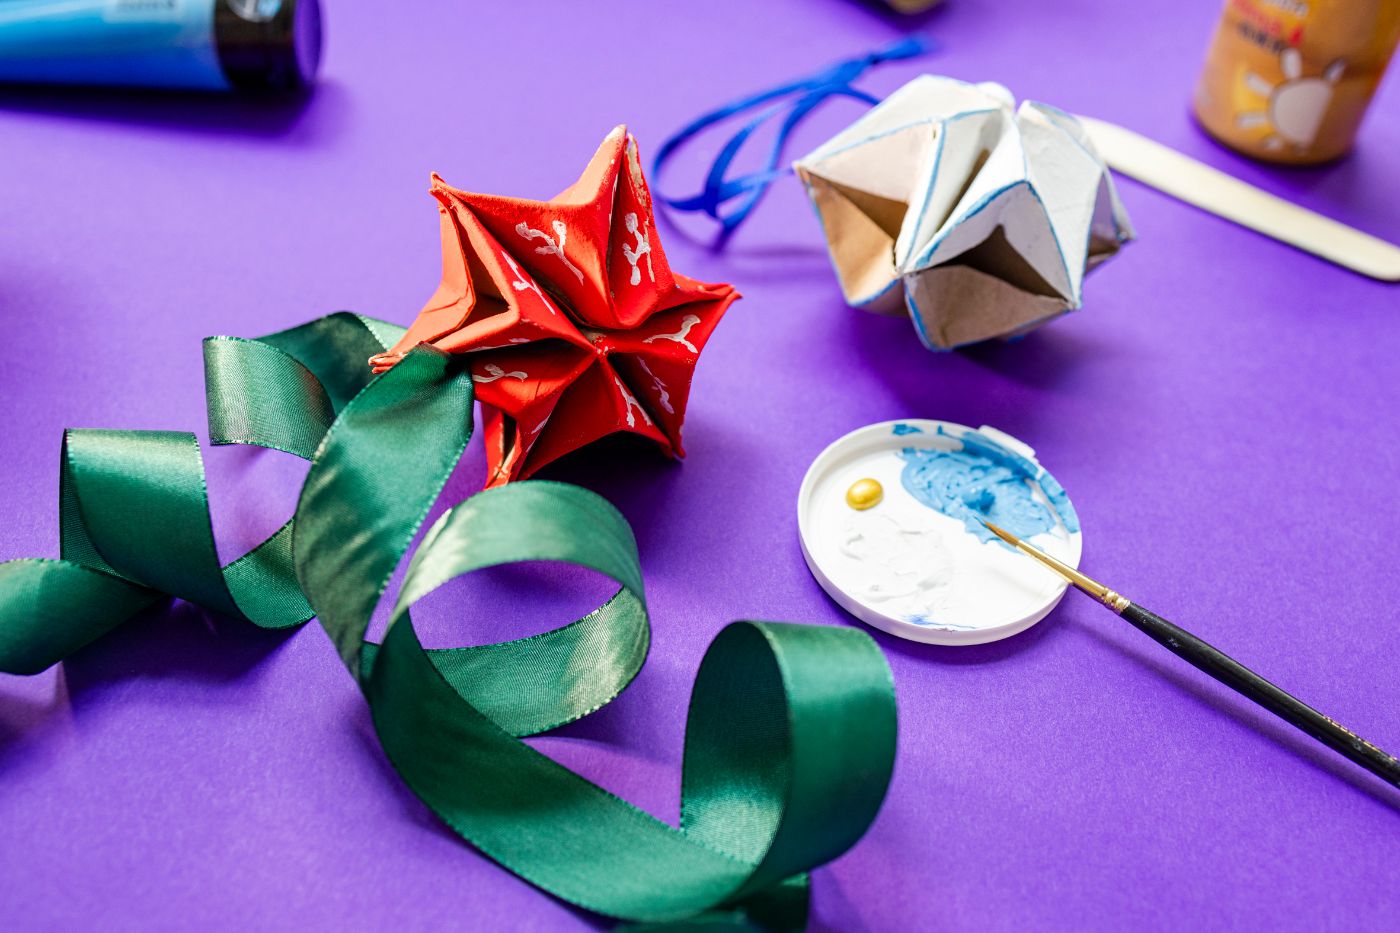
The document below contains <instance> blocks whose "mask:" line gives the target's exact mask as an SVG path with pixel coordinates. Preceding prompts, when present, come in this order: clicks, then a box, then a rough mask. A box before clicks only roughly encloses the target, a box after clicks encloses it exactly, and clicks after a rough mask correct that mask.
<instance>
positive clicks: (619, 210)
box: [370, 126, 739, 486]
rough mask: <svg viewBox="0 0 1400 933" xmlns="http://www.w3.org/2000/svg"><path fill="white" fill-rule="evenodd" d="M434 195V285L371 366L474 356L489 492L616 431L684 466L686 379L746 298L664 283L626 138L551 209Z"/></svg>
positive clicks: (677, 279)
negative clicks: (419, 356) (432, 351)
mask: <svg viewBox="0 0 1400 933" xmlns="http://www.w3.org/2000/svg"><path fill="white" fill-rule="evenodd" d="M431 181H432V184H431V189H430V190H431V193H432V196H433V197H434V198H435V199H436V200H437V202H438V219H439V224H440V226H441V233H442V281H441V283H440V284H439V285H438V288H437V291H436V292H435V293H434V294H433V296H432V297H431V298H430V299H429V300H428V302H427V304H426V305H425V306H424V307H423V310H422V311H420V312H419V314H418V318H417V320H415V321H414V322H413V324H412V326H411V327H409V329H408V332H407V333H405V334H404V336H403V338H402V339H401V340H400V341H399V342H398V343H397V344H396V345H395V346H393V347H392V348H391V349H390V350H389V352H387V353H385V354H381V355H380V356H377V357H375V358H374V359H373V360H371V361H370V366H371V367H372V368H373V369H374V370H375V371H376V372H383V371H384V370H387V369H389V368H390V367H392V366H393V365H394V364H395V363H397V362H398V361H399V359H401V358H402V356H403V354H404V353H406V352H407V351H408V350H409V349H411V348H413V347H414V346H417V345H418V344H420V343H430V344H432V345H433V346H435V347H437V348H439V349H441V350H446V351H447V352H449V353H465V354H470V355H471V364H470V365H471V367H472V375H473V378H474V381H475V384H476V397H477V399H478V400H479V401H480V402H481V405H482V422H481V424H482V430H483V434H484V435H485V438H486V451H487V471H488V475H487V483H486V484H487V485H488V486H497V485H501V484H503V483H507V482H510V481H512V480H517V479H524V478H525V477H527V476H529V475H531V474H532V473H534V472H535V471H536V470H538V469H540V468H541V467H543V466H544V465H545V464H547V463H549V462H550V461H552V460H555V459H557V458H558V457H561V456H563V455H564V454H567V453H569V452H570V451H573V450H576V449H578V448H579V447H582V446H584V445H585V444H588V443H591V442H592V441H595V440H597V439H599V438H601V437H604V436H606V435H608V434H613V433H615V432H618V431H627V432H631V433H634V434H640V435H642V436H644V437H648V438H651V439H652V440H653V441H655V442H656V443H657V444H658V445H659V446H660V447H661V449H662V450H663V451H664V452H665V453H667V454H669V455H671V456H676V457H679V456H681V455H682V454H683V450H682V447H681V425H682V423H683V421H684V420H685V408H686V401H687V399H688V398H689V395H690V382H691V377H692V375H693V373H694V369H695V364H696V362H697V360H698V359H699V356H700V351H701V349H702V348H703V347H704V345H705V341H706V340H708V339H709V336H710V333H711V332H712V331H713V330H714V328H715V325H716V324H718V323H719V319H720V317H721V316H722V315H723V314H724V312H725V310H726V309H727V308H728V307H729V305H730V304H731V303H732V302H733V301H734V300H735V299H736V298H737V297H739V296H738V293H737V292H736V291H735V290H734V289H733V288H732V287H730V286H729V285H710V284H706V283H704V282H697V281H695V280H693V279H690V278H687V277H686V276H683V275H681V274H679V273H676V272H673V271H672V270H671V267H670V264H669V263H668V262H667V259H666V253H665V250H664V249H663V248H662V245H661V240H660V238H659V236H658V234H657V230H656V220H655V217H654V215H653V212H652V201H651V194H650V191H649V190H648V188H647V183H646V179H645V178H644V177H643V175H642V169H641V161H640V159H639V158H638V155H637V141H636V140H635V139H634V138H633V137H632V136H631V135H630V134H629V133H628V132H627V129H626V127H622V126H619V127H617V128H616V129H614V130H613V131H612V132H611V133H609V134H608V136H607V138H605V139H604V140H603V143H602V145H601V146H600V147H599V148H598V151H597V153H596V154H595V155H594V156H593V159H592V160H591V161H590V162H589V164H588V167H587V168H586V169H584V172H583V175H582V176H581V177H580V178H579V180H578V181H577V182H575V183H574V184H573V185H571V186H570V187H569V188H568V189H566V190H565V191H564V192H563V193H561V194H560V195H558V196H557V197H555V198H553V199H551V200H548V201H534V200H529V199H525V198H506V197H500V196H497V195H488V194H475V193H472V192H468V191H462V190H459V189H457V188H453V187H451V186H450V185H448V184H447V183H446V182H444V181H443V180H442V179H441V178H440V177H439V176H437V175H436V174H434V175H433V176H432V179H431Z"/></svg>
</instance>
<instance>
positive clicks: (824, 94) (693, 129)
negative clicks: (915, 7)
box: [651, 36, 935, 247]
mask: <svg viewBox="0 0 1400 933" xmlns="http://www.w3.org/2000/svg"><path fill="white" fill-rule="evenodd" d="M934 48H935V45H934V42H933V40H932V39H929V38H927V37H925V36H909V37H906V38H904V39H900V40H899V41H898V42H895V43H893V44H891V45H888V46H885V47H884V48H882V49H875V50H873V51H871V52H867V53H866V54H864V55H861V56H859V57H858V58H852V59H848V60H846V61H842V62H837V63H836V64H834V65H832V66H830V67H828V68H826V69H824V70H823V71H821V72H818V73H817V74H815V75H812V76H811V77H808V78H802V79H799V80H797V81H791V82H788V83H787V84H782V85H779V86H778V87H775V88H771V89H769V90H767V91H760V92H758V93H756V94H750V95H748V96H746V97H741V98H739V99H738V100H735V101H731V102H730V103H728V104H725V105H724V106H722V107H718V108H716V109H715V110H711V111H710V112H709V113H706V114H704V115H702V116H699V117H696V118H695V119H694V120H692V121H691V122H689V123H687V124H686V125H685V126H683V127H681V128H680V129H679V130H677V131H676V132H674V133H672V134H671V135H670V136H669V137H667V138H666V141H665V142H664V143H662V144H661V148H660V149H658V150H657V152H656V157H655V159H654V160H653V161H652V164H651V174H652V178H654V179H656V181H657V185H658V194H657V199H658V200H659V201H661V203H663V204H665V205H666V206H667V207H670V208H672V209H673V210H677V211H682V212H685V213H693V212H700V213H704V214H705V215H706V216H708V217H711V218H713V219H714V220H716V221H718V222H719V225H720V231H719V236H718V238H717V240H716V243H715V245H716V246H717V247H720V246H723V245H724V243H725V241H727V240H728V239H729V236H730V234H732V233H733V232H734V231H735V230H736V229H738V227H739V225H740V224H742V223H743V222H744V220H745V219H747V218H748V216H749V214H750V213H751V212H752V211H753V209H754V207H756V206H757V205H758V202H759V201H760V200H761V199H762V198H763V195H764V194H765V193H766V192H767V191H768V188H769V187H770V186H771V185H772V184H773V182H775V181H777V180H778V179H779V178H782V177H783V176H784V175H787V174H790V173H791V172H792V169H791V167H784V168H778V163H779V161H780V160H781V159H782V155H783V149H784V147H785V146H786V145H787V140H788V137H789V136H791V135H792V132H793V130H795V129H796V128H797V125H798V124H799V123H801V122H802V121H803V120H804V119H806V117H807V115H808V114H810V113H811V112H812V111H813V110H815V109H816V108H817V106H818V105H820V104H821V103H822V102H823V101H825V100H827V99H828V98H831V97H850V98H854V99H855V100H859V101H863V102H865V103H867V104H870V105H872V106H873V105H875V104H878V103H879V102H880V101H879V98H877V97H873V96H871V95H870V94H867V93H865V92H864V91H861V90H858V89H856V88H854V87H852V86H851V82H853V81H855V80H856V79H857V78H859V77H860V76H861V75H863V74H865V72H866V71H867V70H868V69H870V68H872V67H873V66H875V65H879V64H881V63H883V62H892V61H900V60H902V59H906V58H916V57H918V56H920V55H927V54H928V53H929V52H932V51H933V50H934ZM781 98H792V99H790V100H782V99H781ZM771 101H778V103H774V104H771V106H767V107H764V105H765V104H769V103H770V102H771ZM757 107H764V109H762V110H761V111H759V113H758V115H757V116H755V117H754V118H753V119H751V120H750V121H749V122H748V123H746V124H744V126H742V127H741V128H740V129H739V131H738V132H737V133H735V134H734V135H733V137H731V138H730V140H729V141H728V142H727V143H725V144H724V148H722V149H721V150H720V153H719V155H718V156H717V157H716V158H715V161H714V164H713V165H711V166H710V170H709V172H708V173H707V174H706V176H705V187H704V188H703V189H701V191H700V193H699V194H696V195H693V196H691V197H687V198H673V197H668V196H666V195H665V194H662V193H660V191H659V186H660V182H661V169H662V167H663V166H665V164H666V163H667V161H669V160H670V158H671V156H673V155H675V153H676V152H677V150H679V149H680V147H681V146H683V145H685V144H686V143H687V142H688V141H689V140H690V138H691V137H692V136H694V135H696V134H697V133H699V132H701V131H702V130H705V129H708V128H709V127H711V126H714V125H715V124H716V123H720V122H723V121H724V120H728V119H729V118H730V117H736V116H738V115H740V114H742V113H745V112H747V111H750V110H753V109H755V108H757ZM784 111H787V116H786V117H784V118H783V122H782V125H781V126H780V127H779V128H778V135H777V137H776V138H775V139H774V140H773V145H772V146H771V147H769V149H768V157H767V159H765V160H764V163H763V167H762V168H761V169H758V170H757V171H753V172H749V173H747V174H744V175H737V176H735V177H734V178H728V177H726V176H727V175H728V173H729V166H730V164H731V163H732V162H733V161H734V159H735V157H736V156H738V154H739V150H740V149H742V148H743V146H744V143H745V142H747V141H748V139H749V137H750V136H752V135H753V134H754V132H755V131H756V130H757V129H758V128H759V127H761V126H762V125H763V124H764V123H766V122H767V121H768V120H770V119H772V118H773V117H776V116H778V115H779V114H781V113H783V112H784ZM736 198H737V199H739V200H738V204H737V205H735V206H734V207H733V209H732V210H729V211H728V212H721V210H720V209H721V208H722V207H724V206H725V205H726V204H728V203H729V202H731V201H733V200H735V199H736Z"/></svg>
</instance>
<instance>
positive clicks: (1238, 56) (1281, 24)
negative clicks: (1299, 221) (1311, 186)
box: [1195, 0, 1400, 164]
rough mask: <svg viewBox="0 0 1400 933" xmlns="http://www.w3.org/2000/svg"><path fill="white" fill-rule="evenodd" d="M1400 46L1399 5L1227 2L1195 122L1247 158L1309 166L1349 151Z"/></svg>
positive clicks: (1375, 0) (1396, 1)
mask: <svg viewBox="0 0 1400 933" xmlns="http://www.w3.org/2000/svg"><path fill="white" fill-rule="evenodd" d="M1397 40H1400V0H1227V2H1226V4H1225V12H1224V14H1223V15H1222V16H1221V19H1220V26H1219V28H1218V29H1216V31H1215V38H1214V39H1213V40H1212V41H1211V44H1210V51H1209V52H1208V53H1207V54H1206V65H1205V70H1204V72H1203V73H1202V74H1201V82H1200V84H1199V85H1198V86H1197V88H1196V101H1195V107H1196V118H1197V119H1198V120H1199V121H1200V123H1201V126H1203V127H1205V129H1206V131H1207V132H1209V133H1210V134H1211V135H1212V136H1214V137H1215V138H1216V139H1218V140H1220V141H1221V142H1223V143H1224V144H1225V145H1227V146H1230V147H1231V148H1233V149H1237V150H1239V151H1240V152H1243V153H1244V154H1245V155H1249V156H1254V157H1255V158H1258V159H1266V160H1268V161H1271V162H1291V163H1295V164H1305V163H1311V162H1325V161H1327V160H1328V159H1335V158H1336V157H1338V156H1340V155H1342V154H1343V153H1345V152H1346V151H1347V150H1349V149H1350V148H1351V145H1352V142H1353V141H1354V140H1355V139H1356V131H1357V128H1358V127H1359V126H1360V125H1361V118H1362V116H1364V115H1365V113H1366V107H1367V105H1368V104H1370V102H1371V96H1372V95H1373V94H1375V92H1376V85H1377V84H1379V83H1380V79H1381V75H1382V74H1383V73H1384V72H1385V67H1386V65H1388V64H1389V63H1390V56H1391V54H1392V53H1393V52H1394V51H1395V45H1396V42H1397Z"/></svg>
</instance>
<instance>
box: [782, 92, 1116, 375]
mask: <svg viewBox="0 0 1400 933" xmlns="http://www.w3.org/2000/svg"><path fill="white" fill-rule="evenodd" d="M1013 108H1014V100H1013V98H1012V96H1011V93H1010V92H1009V91H1008V90H1007V89H1006V88H1004V87H1002V86H1001V85H999V84H977V85H973V84H967V83H965V82H962V81H956V80H953V79H952V78H940V77H934V76H932V75H924V76H922V77H919V78H915V79H914V80H913V81H911V82H909V83H908V84H906V85H904V87H902V88H900V89H899V90H897V91H895V92H894V93H893V94H891V95H890V96H889V97H888V98H886V99H885V100H884V101H883V102H881V103H880V105H879V106H877V107H875V108H874V109H873V110H871V111H869V112H868V113H866V114H865V116H863V117H861V118H860V119H859V120H857V121H856V122H855V123H853V124H852V125H851V126H849V127H847V128H846V129H845V130H843V131H841V132H840V133H838V134H837V135H836V136H835V137H834V138H832V139H830V140H828V141H827V142H826V143H824V144H823V145H821V146H820V147H818V148H817V149H816V150H815V151H814V152H812V153H811V154H810V155H808V156H806V157H804V158H802V159H799V160H798V161H797V162H796V163H795V165H794V168H795V169H796V170H797V173H798V175H799V176H800V177H801V178H802V182H803V184H804V185H805V186H806V188H807V194H808V196H809V197H810V198H811V199H812V203H813V204H814V205H815V206H816V209H817V213H818V215H819V216H820V217H821V221H822V226H823V228H824V230H825V232H826V240H827V246H828V249H829V250H830V252H831V261H832V264H833V265H834V266H835V268H836V275H837V277H838V278H839V279H840V281H841V290H842V292H843V293H844V294H845V297H846V301H847V303H849V304H851V305H854V306H856V307H861V308H867V309H869V310H872V311H878V312H882V313H888V314H898V313H901V311H902V310H903V309H904V308H907V309H908V312H909V315H910V317H911V318H912V319H913V321H914V327H915V329H916V330H917V331H918V332H919V338H920V339H921V340H922V341H923V342H924V344H925V345H926V346H928V347H929V348H930V349H951V348H953V347H959V346H963V345H965V344H970V343H976V342H978V341H981V340H987V339H989V338H992V337H1012V336H1016V335H1018V334H1022V333H1025V332H1026V331H1029V330H1031V329H1032V328H1034V327H1037V326H1039V325H1040V324H1042V323H1044V322H1046V321H1048V320H1050V319H1052V318H1055V317H1058V316H1059V315H1061V314H1063V313H1064V312H1066V311H1071V310H1074V309H1076V308H1079V307H1080V306H1081V304H1082V295H1081V289H1082V287H1083V282H1084V276H1085V274H1086V273H1087V272H1088V271H1089V270H1090V269H1092V268H1094V267H1095V266H1097V265H1098V264H1099V263H1101V262H1103V261H1104V260H1106V259H1108V258H1110V257H1112V256H1113V255H1115V254H1116V253H1117V252H1118V250H1119V249H1120V248H1121V247H1122V245H1123V244H1124V243H1126V242H1127V241H1128V240H1131V239H1132V238H1133V229H1132V225H1131V224H1130V223H1129V221H1128V215H1127V213H1126V212H1125V211H1124V210H1123V205H1122V204H1121V203H1120V202H1119V200H1118V194H1117V192H1116V191H1115V190H1114V187H1113V179H1112V177H1111V176H1110V174H1109V171H1108V168H1107V166H1105V165H1104V162H1103V159H1102V158H1101V157H1100V156H1099V154H1098V152H1097V151H1096V150H1095V149H1094V145H1093V143H1092V142H1090V140H1089V136H1088V133H1087V132H1086V131H1085V130H1084V128H1083V127H1082V126H1081V125H1080V124H1079V121H1077V120H1076V119H1075V118H1074V117H1073V116H1071V115H1070V114H1068V113H1065V112H1064V111H1062V110H1058V109H1056V108H1054V107H1050V106H1047V105H1045V104H1039V103H1034V102H1032V101H1025V102H1023V103H1022V104H1021V106H1020V107H1019V108H1015V109H1013ZM900 285H902V286H903V287H902V288H898V287H896V286H900Z"/></svg>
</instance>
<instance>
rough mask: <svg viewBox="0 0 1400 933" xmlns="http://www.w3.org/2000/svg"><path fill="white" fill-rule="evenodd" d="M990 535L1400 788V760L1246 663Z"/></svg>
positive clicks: (1012, 540)
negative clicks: (1270, 680) (1261, 675)
mask: <svg viewBox="0 0 1400 933" xmlns="http://www.w3.org/2000/svg"><path fill="white" fill-rule="evenodd" d="M982 524H984V525H986V526H987V530H988V531H990V532H991V533H992V534H994V535H996V536H997V537H998V538H1000V539H1001V540H1003V541H1005V542H1006V543H1007V544H1009V545H1011V546H1012V547H1014V548H1016V549H1017V550H1018V551H1021V552H1022V553H1024V554H1028V555H1030V556H1031V557H1034V558H1035V559H1036V560H1038V561H1040V563H1042V564H1044V565H1045V566H1047V567H1049V568H1050V569H1051V570H1053V571H1055V573H1057V574H1059V575H1060V576H1061V577H1064V578H1065V580H1066V581H1067V582H1069V583H1071V584H1073V585H1074V587H1075V588H1076V589H1079V590H1082V591H1083V592H1085V593H1088V594H1089V595H1090V596H1092V597H1094V598H1095V599H1097V600H1098V601H1099V602H1101V603H1103V604H1104V605H1105V606H1107V607H1108V608H1110V609H1112V610H1113V611H1114V612H1116V613H1118V614H1119V615H1120V616H1122V617H1123V618H1125V619H1127V620H1128V621H1129V622H1131V623H1132V625H1133V627H1134V628H1136V629H1137V630H1138V631H1140V632H1142V633H1144V634H1145V635H1147V637H1149V638H1151V639H1152V640H1153V641H1155V642H1157V643H1158V644H1161V645H1163V646H1165V647H1166V648H1167V650H1169V651H1170V652H1171V653H1172V654H1174V655H1176V656H1177V657H1179V658H1181V659H1183V660H1185V661H1187V662H1189V663H1190V664H1192V665H1193V666H1195V667H1196V668H1198V669H1199V670H1202V671H1205V672H1206V673H1207V674H1209V675H1210V676H1212V677H1214V678H1215V679H1216V680H1218V681H1220V682H1221V683H1222V684H1224V685H1225V686H1227V687H1229V688H1230V689H1232V690H1234V691H1235V692H1236V693H1239V694H1240V695H1242V696H1245V697H1248V698H1249V699H1251V700H1253V701H1254V702H1255V703H1258V704H1259V705H1260V706H1262V707H1264V708H1265V709H1266V710H1268V711H1269V712H1271V713H1273V714H1274V715H1275V716H1277V717H1279V718H1280V719H1282V720H1283V721H1285V722H1287V723H1290V724H1292V725H1294V726H1297V727H1298V728H1299V729H1301V730H1303V731H1304V732H1306V733H1307V734H1308V735H1310V736H1312V737H1313V738H1315V739H1317V740H1318V741H1319V742H1321V743H1322V744H1323V745H1326V746H1327V747H1328V748H1331V749H1333V750H1334V751H1337V752H1340V753H1341V754H1343V755H1345V756H1346V757H1348V758H1350V759H1351V760H1352V761H1354V762H1356V763H1357V764H1359V765H1361V767H1363V768H1365V769H1366V770H1367V771H1370V772H1371V773H1372V774H1375V775H1377V776H1378V777H1381V778H1383V779H1384V780H1386V781H1387V782H1389V783H1390V784H1393V785H1394V786H1396V787H1400V761H1397V760H1396V759H1395V757H1394V756H1393V755H1389V754H1387V753H1385V752H1383V751H1381V750H1380V749H1379V748H1377V747H1376V746H1374V745H1372V744H1371V743H1370V742H1368V741H1366V740H1365V739H1363V738H1362V737H1361V736H1359V735H1357V734H1356V733H1355V732H1352V731H1351V730H1350V729H1348V728H1346V727H1345V726H1342V725H1341V724H1339V723H1338V722H1337V721H1336V720H1334V719H1330V718H1328V717H1327V716H1324V715H1322V714H1321V713H1319V712H1318V711H1317V710H1315V709H1313V708H1312V707H1311V706H1309V705H1308V704H1306V703H1304V702H1303V701H1302V700H1299V699H1298V698H1297V697H1295V696H1293V695H1292V694H1290V693H1288V692H1287V691H1284V690H1281V689H1279V688H1278V687H1276V686H1274V685H1273V684H1271V683H1270V682H1269V681H1267V680H1265V679H1264V678H1262V677H1260V676H1259V675H1258V674H1256V673H1254V672H1253V671H1251V670H1250V669H1249V668H1247V667H1245V666H1244V665H1243V664H1241V663H1239V662H1238V661H1236V660H1235V659H1234V658H1231V657H1229V656H1228V655H1226V654H1224V653H1223V652H1221V651H1219V650H1217V649H1216V648H1215V647H1214V646H1212V645H1210V644H1207V643H1206V642H1204V641H1202V640H1201V639H1199V638H1197V637H1196V636H1195V635H1192V634H1191V633H1190V632H1188V631H1186V630H1185V629H1182V628H1179V627H1177V626H1175V625H1173V624H1172V623H1170V622H1168V621H1167V620H1166V619H1164V618H1162V617H1161V616H1159V615H1157V614H1155V613H1153V612H1149V611H1148V610H1146V609H1144V608H1142V607H1141V606H1139V605H1138V604H1137V603H1135V602H1132V601H1131V600H1129V599H1128V598H1127V597H1125V596H1121V595H1119V594H1118V593H1115V592H1114V591H1113V590H1111V589H1109V588H1108V587H1106V586H1104V585H1103V584H1102V583H1098V582H1096V581H1094V580H1091V579H1089V578H1088V577H1086V576H1085V575H1084V574H1082V573H1080V572H1079V571H1078V570H1075V569H1074V568H1073V567H1070V566H1069V565H1067V564H1064V563H1061V562H1060V561H1058V560H1056V559H1055V558H1053V557H1051V556H1050V555H1049V554H1046V553H1045V552H1044V551H1041V550H1039V549H1037V548H1035V547H1032V546H1031V545H1029V544H1027V543H1026V542H1024V541H1022V540H1021V539H1020V538H1018V537H1016V536H1015V535H1013V534H1011V532H1009V531H1005V530H1003V529H1001V528H998V527H997V526H996V525H993V524H992V523H991V522H989V521H985V520H983V521H982Z"/></svg>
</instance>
